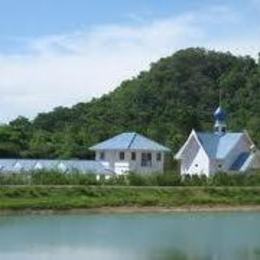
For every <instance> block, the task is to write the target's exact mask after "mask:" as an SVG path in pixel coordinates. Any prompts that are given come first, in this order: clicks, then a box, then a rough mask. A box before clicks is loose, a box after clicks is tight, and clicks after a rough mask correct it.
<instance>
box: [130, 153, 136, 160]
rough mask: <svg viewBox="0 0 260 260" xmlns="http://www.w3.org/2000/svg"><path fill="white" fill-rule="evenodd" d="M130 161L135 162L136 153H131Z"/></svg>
mask: <svg viewBox="0 0 260 260" xmlns="http://www.w3.org/2000/svg"><path fill="white" fill-rule="evenodd" d="M131 160H132V161H135V160H136V153H135V152H132V153H131Z"/></svg>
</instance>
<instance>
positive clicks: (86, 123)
mask: <svg viewBox="0 0 260 260" xmlns="http://www.w3.org/2000/svg"><path fill="white" fill-rule="evenodd" d="M101 73H102V72H101ZM219 88H221V89H222V93H223V95H222V96H223V106H224V108H225V109H226V110H227V111H228V116H229V118H228V127H229V129H230V130H233V131H236V130H241V129H247V130H248V131H249V132H250V134H251V135H252V137H253V139H254V141H255V142H256V143H258V144H260V67H259V64H258V63H257V62H256V61H255V60H254V59H253V58H251V57H249V56H246V57H237V56H234V55H232V54H230V53H221V52H214V51H207V50H204V49H200V48H190V49H186V50H181V51H178V52H176V53H175V54H174V55H172V56H170V57H167V58H163V59H161V60H159V61H158V62H156V63H154V64H152V65H151V68H150V70H149V71H146V72H141V73H140V75H139V76H138V77H136V78H134V79H131V80H126V81H124V82H123V83H122V84H121V85H120V86H119V87H118V88H117V89H116V90H115V91H113V92H111V93H109V94H107V95H104V96H103V97H101V98H99V99H93V100H92V101H90V102H86V103H79V104H76V105H75V106H73V107H72V108H64V107H58V108H55V109H54V110H53V111H52V112H50V113H41V114H39V115H38V116H37V117H36V118H35V119H34V120H33V121H29V120H28V119H26V118H23V117H19V118H17V119H15V120H14V121H12V122H11V123H10V124H9V125H4V126H1V127H0V157H14V156H16V157H17V156H18V157H38V158H39V157H43V158H54V157H62V158H74V157H75V158H89V157H90V154H89V152H88V150H87V148H88V147H89V146H90V145H92V144H94V143H96V142H99V141H101V140H104V139H106V138H108V137H111V136H113V135H115V134H117V133H121V132H123V131H137V132H139V133H142V134H145V135H147V136H148V137H151V138H153V139H155V140H157V141H159V142H161V143H163V144H166V145H167V146H169V147H171V148H172V149H173V151H176V150H177V149H178V148H179V147H180V145H181V144H182V142H183V141H184V140H185V138H186V137H187V135H188V134H189V132H190V131H191V129H192V128H195V129H198V130H199V129H203V130H212V127H213V118H212V113H213V111H214V109H215V108H216V107H217V105H218V95H219Z"/></svg>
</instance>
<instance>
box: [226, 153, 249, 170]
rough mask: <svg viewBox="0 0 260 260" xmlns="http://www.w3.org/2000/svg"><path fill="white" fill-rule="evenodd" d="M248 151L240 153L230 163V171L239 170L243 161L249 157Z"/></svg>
mask: <svg viewBox="0 0 260 260" xmlns="http://www.w3.org/2000/svg"><path fill="white" fill-rule="evenodd" d="M249 156H250V153H249V152H248V153H241V154H240V155H239V156H238V158H237V159H236V160H235V162H234V163H233V164H232V166H231V167H230V170H231V171H239V170H240V169H241V168H242V166H243V165H244V163H245V162H246V160H247V159H248V158H249Z"/></svg>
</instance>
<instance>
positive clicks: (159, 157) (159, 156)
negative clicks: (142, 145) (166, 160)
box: [156, 153, 162, 162]
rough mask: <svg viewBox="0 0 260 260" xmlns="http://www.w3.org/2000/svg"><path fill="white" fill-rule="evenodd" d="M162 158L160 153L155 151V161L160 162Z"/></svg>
mask: <svg viewBox="0 0 260 260" xmlns="http://www.w3.org/2000/svg"><path fill="white" fill-rule="evenodd" d="M161 160H162V154H161V153H157V154H156V161H158V162H160V161H161Z"/></svg>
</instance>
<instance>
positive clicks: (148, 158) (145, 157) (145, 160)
mask: <svg viewBox="0 0 260 260" xmlns="http://www.w3.org/2000/svg"><path fill="white" fill-rule="evenodd" d="M141 166H143V167H151V166H152V154H151V153H142V160H141Z"/></svg>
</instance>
